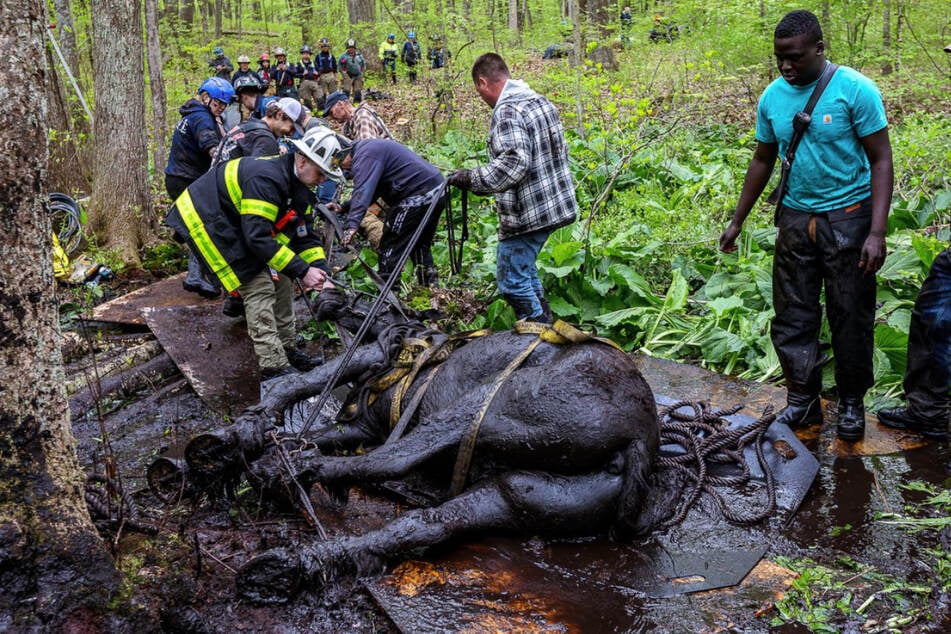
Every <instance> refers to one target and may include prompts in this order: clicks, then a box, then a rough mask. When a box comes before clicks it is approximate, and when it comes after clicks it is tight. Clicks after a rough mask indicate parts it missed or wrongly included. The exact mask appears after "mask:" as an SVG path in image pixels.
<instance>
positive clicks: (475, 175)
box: [471, 80, 578, 239]
mask: <svg viewBox="0 0 951 634" xmlns="http://www.w3.org/2000/svg"><path fill="white" fill-rule="evenodd" d="M513 82H514V84H513ZM509 84H512V88H513V89H514V90H511V91H510V93H509V95H506V90H508V89H509ZM506 90H503V92H502V95H501V96H500V97H499V101H498V103H496V106H495V109H494V110H493V111H492V123H491V129H490V132H489V146H488V150H489V156H490V158H491V161H490V162H489V164H488V165H484V166H482V167H479V168H476V169H473V170H472V172H471V173H472V185H471V189H472V192H473V193H476V194H495V203H496V209H497V211H498V214H499V238H500V239H505V238H510V237H513V236H517V235H520V234H523V233H529V232H532V231H537V230H539V229H549V228H550V229H554V228H557V227H561V226H564V225H568V224H571V223H572V222H574V221H575V218H576V217H577V213H578V203H577V201H576V200H575V188H574V184H573V183H572V179H571V171H570V169H569V166H568V146H567V144H566V143H565V132H564V128H563V127H562V125H561V120H560V119H559V117H558V110H557V109H556V108H555V106H554V105H553V104H552V103H551V102H550V101H548V100H547V99H545V98H544V97H542V96H541V95H539V94H538V93H535V92H534V91H532V90H531V89H529V88H528V86H527V85H525V84H524V83H522V82H516V81H515V80H509V81H508V83H507V84H506Z"/></svg>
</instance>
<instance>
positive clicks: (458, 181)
mask: <svg viewBox="0 0 951 634" xmlns="http://www.w3.org/2000/svg"><path fill="white" fill-rule="evenodd" d="M472 81H473V83H474V84H475V90H476V92H477V93H478V94H479V96H480V97H481V98H482V100H483V101H484V102H485V103H486V104H488V105H489V107H491V108H492V123H491V127H490V130H489V154H490V157H491V159H492V160H491V161H490V162H489V164H488V165H485V166H483V167H478V168H475V169H465V170H457V171H455V172H453V173H452V174H450V175H449V183H450V184H451V185H455V186H456V187H458V188H460V189H465V190H469V191H471V192H473V193H475V194H495V205H496V209H497V211H498V214H499V246H498V250H497V255H496V267H497V275H496V277H497V281H498V285H499V291H500V292H501V293H502V297H504V298H505V301H507V302H508V303H509V305H511V306H512V308H513V309H514V310H515V316H516V318H517V319H527V320H531V321H544V322H548V323H551V321H552V314H551V309H550V308H549V306H548V301H547V300H546V299H545V291H544V289H543V288H542V283H541V280H540V279H539V277H538V269H537V267H536V265H535V259H536V258H537V257H538V253H539V251H541V249H542V246H544V244H545V242H546V241H547V240H548V236H550V235H551V234H552V233H553V232H554V231H555V230H556V229H558V228H559V227H564V226H567V225H570V224H571V223H573V222H574V221H575V218H576V217H577V215H578V203H577V201H576V200H575V188H574V184H573V183H572V180H571V170H570V168H569V165H568V146H567V144H566V143H565V130H564V128H563V127H562V125H561V119H560V118H559V117H558V110H557V109H556V108H555V106H554V105H553V104H552V103H551V102H550V101H548V99H546V98H545V97H543V96H541V95H539V94H538V93H537V92H535V91H534V90H532V89H531V88H529V87H528V85H527V84H526V83H525V82H523V81H519V80H517V79H512V76H511V75H510V74H509V69H508V66H506V64H505V60H503V59H502V57H501V56H499V55H497V54H495V53H486V54H484V55H481V56H480V57H479V58H478V59H476V61H475V64H473V66H472Z"/></svg>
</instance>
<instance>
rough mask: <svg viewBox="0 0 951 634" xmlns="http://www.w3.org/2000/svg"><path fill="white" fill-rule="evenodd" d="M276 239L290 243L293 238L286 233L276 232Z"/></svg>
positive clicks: (283, 242) (282, 242)
mask: <svg viewBox="0 0 951 634" xmlns="http://www.w3.org/2000/svg"><path fill="white" fill-rule="evenodd" d="M274 239H275V240H277V241H278V242H280V243H281V244H290V242H291V239H290V238H289V237H287V234H286V233H275V234H274Z"/></svg>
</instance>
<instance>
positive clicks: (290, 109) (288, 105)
mask: <svg viewBox="0 0 951 634" xmlns="http://www.w3.org/2000/svg"><path fill="white" fill-rule="evenodd" d="M277 107H278V108H280V109H281V112H283V113H284V114H285V115H287V116H288V117H290V119H291V121H293V122H294V129H295V130H297V134H301V135H303V134H304V126H303V125H301V119H303V117H304V109H303V108H302V107H301V105H300V102H299V101H297V100H296V99H291V98H290V97H284V98H283V99H279V100H278V101H277Z"/></svg>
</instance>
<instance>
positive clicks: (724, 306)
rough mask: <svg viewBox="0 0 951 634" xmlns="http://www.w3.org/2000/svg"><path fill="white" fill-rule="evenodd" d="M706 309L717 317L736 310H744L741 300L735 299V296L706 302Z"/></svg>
mask: <svg viewBox="0 0 951 634" xmlns="http://www.w3.org/2000/svg"><path fill="white" fill-rule="evenodd" d="M706 305H707V308H709V309H710V310H712V311H713V313H714V314H715V315H716V316H717V317H722V316H723V315H725V314H726V313H727V312H729V311H732V310H735V309H737V308H745V307H744V306H743V300H742V299H740V298H739V297H737V296H736V295H730V296H729V297H717V298H716V299H712V300H710V301H709V302H707V304H706Z"/></svg>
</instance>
